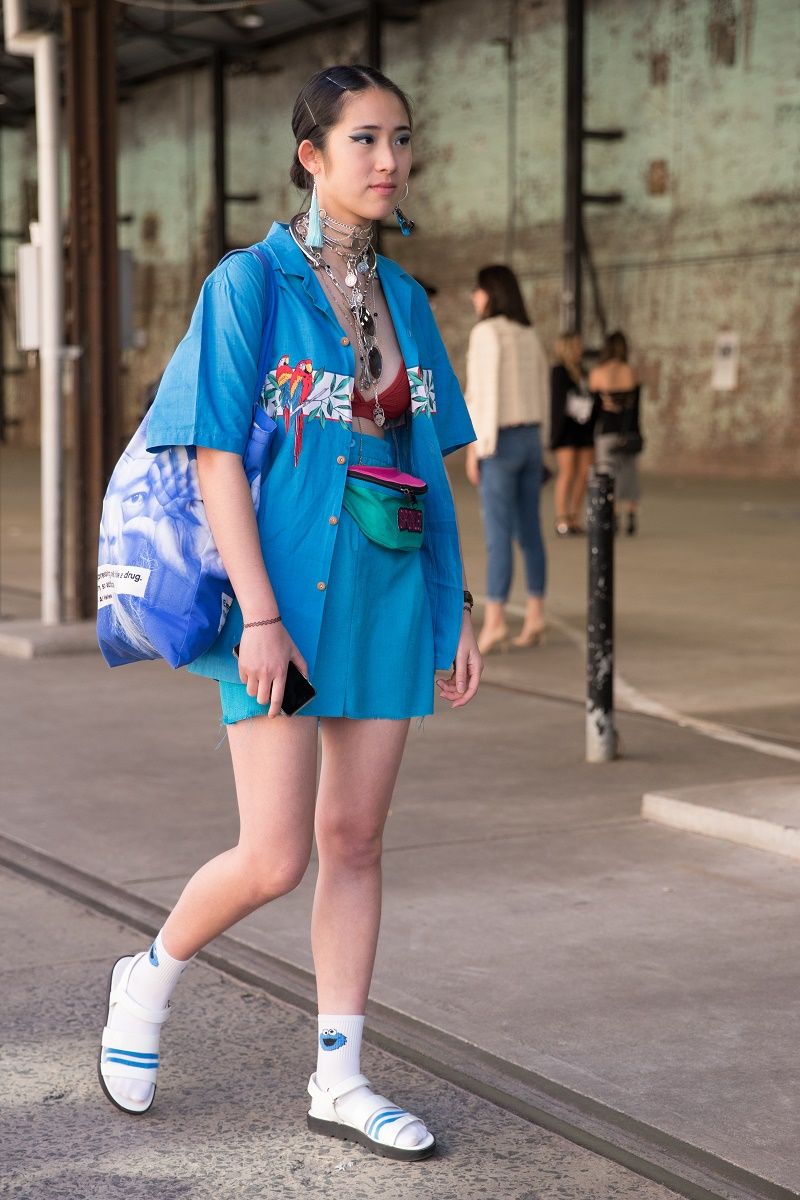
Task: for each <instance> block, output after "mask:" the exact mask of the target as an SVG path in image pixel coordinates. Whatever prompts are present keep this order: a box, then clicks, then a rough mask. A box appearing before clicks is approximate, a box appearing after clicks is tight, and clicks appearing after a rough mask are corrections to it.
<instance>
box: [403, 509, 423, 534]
mask: <svg viewBox="0 0 800 1200" xmlns="http://www.w3.org/2000/svg"><path fill="white" fill-rule="evenodd" d="M397 528H398V529H399V530H400V531H401V533H422V509H421V508H398V510H397Z"/></svg>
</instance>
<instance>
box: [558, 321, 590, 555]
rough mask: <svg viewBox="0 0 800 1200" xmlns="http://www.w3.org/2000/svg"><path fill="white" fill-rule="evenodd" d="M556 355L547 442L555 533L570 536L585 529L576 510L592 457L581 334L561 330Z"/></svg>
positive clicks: (583, 496)
mask: <svg viewBox="0 0 800 1200" xmlns="http://www.w3.org/2000/svg"><path fill="white" fill-rule="evenodd" d="M555 357H556V361H555V365H554V366H553V369H552V371H551V372H550V446H551V449H552V450H553V452H554V454H555V456H556V463H557V474H556V478H555V503H556V533H557V534H558V536H559V537H570V536H571V535H575V534H581V533H583V532H584V530H583V529H582V528H581V526H580V525H579V524H578V514H579V513H580V512H581V511H582V509H583V501H584V498H585V496H586V486H587V483H588V481H589V468H590V467H591V465H592V460H593V459H594V416H595V405H594V403H593V401H592V398H591V396H590V395H589V389H588V386H587V382H586V379H585V377H584V374H583V370H582V368H581V359H582V357H583V343H582V341H581V335H580V334H579V333H562V334H561V336H560V337H559V338H557V339H556V344H555Z"/></svg>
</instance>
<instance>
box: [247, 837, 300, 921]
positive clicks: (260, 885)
mask: <svg viewBox="0 0 800 1200" xmlns="http://www.w3.org/2000/svg"><path fill="white" fill-rule="evenodd" d="M236 850H237V854H238V856H239V859H240V878H241V879H242V882H243V883H244V885H245V887H246V889H247V890H248V891H249V892H250V899H251V902H252V903H253V904H254V906H256V907H258V906H260V905H261V904H266V903H267V901H269V900H275V899H277V898H278V896H285V895H287V894H288V893H289V892H293V891H294V889H295V888H296V887H298V886H299V884H300V883H301V882H302V880H303V878H304V876H305V873H306V871H307V869H308V864H309V861H310V858H311V847H310V846H307V847H300V846H298V847H297V848H295V849H294V850H287V849H283V850H281V851H279V852H278V851H273V850H271V849H270V848H259V847H251V846H243V845H241V843H240V845H239V846H237V848H236Z"/></svg>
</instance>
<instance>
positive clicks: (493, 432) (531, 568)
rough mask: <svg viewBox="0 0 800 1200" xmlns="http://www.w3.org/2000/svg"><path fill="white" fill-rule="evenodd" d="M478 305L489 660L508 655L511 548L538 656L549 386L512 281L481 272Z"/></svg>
mask: <svg viewBox="0 0 800 1200" xmlns="http://www.w3.org/2000/svg"><path fill="white" fill-rule="evenodd" d="M472 302H473V306H474V308H475V312H476V314H477V316H478V323H477V324H476V325H475V326H474V327H473V329H472V332H471V334H470V339H469V350H468V352H467V389H466V400H467V407H468V408H469V414H470V417H471V418H472V423H473V425H474V427H475V433H476V435H477V442H473V443H472V444H471V445H470V446H469V447H468V448H467V477H468V478H469V480H470V482H471V483H472V484H474V485H475V486H476V487H478V488H480V495H481V511H482V515H483V525H484V532H485V536H486V552H487V560H488V563H487V584H486V609H485V613H484V621H483V628H482V630H481V634H480V637H479V639H478V646H479V649H480V651H481V653H482V654H487V653H490V652H491V651H492V650H495V649H505V648H507V646H508V642H509V634H508V627H507V624H506V616H505V605H506V602H507V600H508V595H509V592H510V591H511V577H512V569H513V550H512V546H513V540H514V539H515V538H516V540H517V541H518V543H519V546H520V549H521V550H522V554H523V557H524V560H525V577H526V584H527V593H528V599H527V604H526V608H525V619H524V622H523V626H522V632H521V633H520V635H519V637H516V638H514V645H516V646H533V645H535V644H536V643H537V642H538V641H539V640H540V638H541V635H542V629H543V628H544V593H545V584H546V571H547V564H546V559H545V551H544V542H543V541H542V533H541V528H540V523H539V489H540V487H541V483H542V448H543V447H544V446H546V445H547V444H548V428H547V426H548V425H549V417H550V378H549V368H548V363H547V358H546V357H545V353H544V351H543V349H542V346H541V343H540V342H539V338H538V337H537V336H536V333H535V332H534V330H533V327H532V325H531V320H530V317H529V316H528V313H527V310H526V308H525V302H524V300H523V298H522V293H521V292H520V288H519V283H518V282H517V277H516V275H515V274H514V272H513V271H512V270H511V269H510V268H509V267H506V266H489V267H482V268H481V270H480V271H479V272H478V281H477V285H476V287H475V289H474V291H473V293H472Z"/></svg>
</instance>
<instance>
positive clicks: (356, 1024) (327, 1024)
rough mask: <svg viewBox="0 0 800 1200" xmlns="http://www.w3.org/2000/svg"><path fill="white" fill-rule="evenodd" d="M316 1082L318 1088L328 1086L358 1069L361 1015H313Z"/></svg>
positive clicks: (362, 1021)
mask: <svg viewBox="0 0 800 1200" xmlns="http://www.w3.org/2000/svg"><path fill="white" fill-rule="evenodd" d="M317 1029H318V1034H319V1036H318V1039H317V1083H318V1084H319V1086H320V1087H321V1088H329V1087H332V1086H333V1085H334V1084H335V1083H340V1082H341V1081H342V1080H343V1079H348V1078H349V1077H350V1076H351V1075H358V1073H359V1071H360V1070H361V1035H362V1033H363V1031H364V1018H363V1016H355V1017H353V1016H348V1017H342V1016H332V1015H331V1014H330V1013H320V1014H319V1017H318V1018H317Z"/></svg>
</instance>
